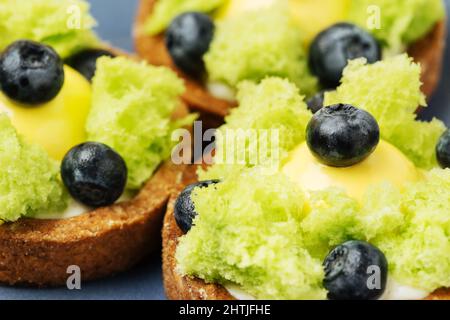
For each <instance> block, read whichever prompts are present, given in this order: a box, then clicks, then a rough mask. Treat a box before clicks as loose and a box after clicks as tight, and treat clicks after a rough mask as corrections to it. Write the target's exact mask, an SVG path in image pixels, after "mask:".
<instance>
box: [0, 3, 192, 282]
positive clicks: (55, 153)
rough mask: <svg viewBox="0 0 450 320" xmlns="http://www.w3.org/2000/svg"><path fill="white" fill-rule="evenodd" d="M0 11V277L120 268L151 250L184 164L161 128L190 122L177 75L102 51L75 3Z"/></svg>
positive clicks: (59, 278) (26, 278)
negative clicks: (0, 31)
mask: <svg viewBox="0 0 450 320" xmlns="http://www.w3.org/2000/svg"><path fill="white" fill-rule="evenodd" d="M74 6H75V7H74ZM74 10H75V12H74ZM78 10H81V17H82V20H81V21H77V20H70V21H71V22H73V23H75V24H77V23H79V25H78V24H77V25H78V28H75V29H72V28H71V27H70V26H69V24H68V23H67V19H68V18H73V17H75V18H76V17H78V16H79V15H77V12H78ZM0 14H2V15H5V19H2V22H1V24H2V29H3V30H4V37H3V38H2V43H1V46H2V51H3V53H2V56H1V58H0V61H1V63H0V64H1V68H0V69H1V71H0V74H1V78H2V80H1V82H2V92H1V93H0V122H1V124H0V127H1V128H0V131H2V134H1V138H0V145H1V146H2V147H1V152H0V153H1V158H2V160H1V163H2V169H0V172H1V173H0V175H1V176H2V186H1V187H0V188H1V189H2V190H1V191H0V193H1V198H2V207H3V209H2V212H1V213H0V252H1V253H0V282H1V283H3V284H7V285H13V286H15V285H26V286H39V287H43V286H61V285H66V282H67V281H68V278H69V276H70V275H71V274H70V272H69V271H70V270H71V269H70V267H72V266H76V267H77V268H79V269H78V270H80V272H81V274H80V276H81V281H89V280H93V279H98V278H102V277H108V276H112V275H114V274H116V273H119V272H122V271H125V270H128V269H129V268H131V267H132V266H133V265H135V264H136V263H138V262H139V261H140V260H141V259H142V258H143V257H145V256H147V255H148V254H150V253H154V252H156V251H158V248H160V241H161V240H160V230H161V225H162V219H163V215H164V212H165V209H166V205H167V202H168V199H169V196H170V194H171V192H172V189H173V188H174V187H175V186H176V185H177V184H178V183H179V178H180V175H181V172H182V170H184V169H183V168H184V167H183V166H182V165H179V166H176V165H174V164H172V162H171V161H170V160H168V158H170V155H171V147H172V144H173V143H172V142H171V140H170V135H171V133H172V131H173V130H176V129H177V128H184V127H187V128H189V126H190V124H191V122H192V120H193V117H192V116H189V114H188V110H187V107H186V106H185V105H184V103H183V102H182V101H181V99H180V97H179V96H180V94H181V93H182V92H183V91H184V85H183V82H182V80H180V79H178V78H177V76H176V75H175V74H174V73H173V72H172V71H170V70H169V69H167V68H164V67H152V66H149V65H147V64H146V63H144V62H139V61H137V59H135V58H134V57H131V56H130V55H128V54H125V53H123V52H121V51H119V50H115V49H110V48H108V46H107V45H105V44H104V43H102V42H101V41H100V40H99V39H98V37H97V36H96V35H95V33H94V32H93V31H92V27H93V26H94V25H95V20H94V19H93V18H92V16H91V15H90V14H89V6H88V4H87V3H86V2H85V1H82V0H80V1H78V0H77V1H59V0H51V1H48V0H31V1H27V3H21V4H18V3H17V2H16V1H4V2H2V4H1V5H0ZM70 14H74V16H73V17H72V16H69V17H68V16H67V15H70ZM13 23H20V24H21V25H22V26H23V28H20V29H18V28H15V26H14V25H13ZM27 27H28V28H27ZM21 39H27V40H21ZM17 61H18V62H19V65H21V66H22V68H21V69H17V68H16V67H15V66H17ZM69 65H70V66H69ZM94 75H95V76H94ZM60 167H61V169H60ZM68 272H69V273H68Z"/></svg>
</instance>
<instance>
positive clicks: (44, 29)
mask: <svg viewBox="0 0 450 320" xmlns="http://www.w3.org/2000/svg"><path fill="white" fill-rule="evenodd" d="M95 24H96V22H95V20H94V18H93V17H92V16H91V15H90V13H89V4H88V3H87V2H86V1H84V0H27V1H17V0H0V30H1V34H2V35H1V37H0V50H3V49H5V48H6V47H7V46H9V45H10V44H11V43H12V42H14V41H17V40H22V39H29V40H34V41H37V42H43V43H45V44H47V45H50V46H52V47H53V48H54V49H55V50H56V51H57V52H58V53H59V54H60V55H61V57H62V58H66V57H68V56H69V55H71V54H73V53H75V52H77V51H79V50H81V49H83V48H86V47H95V46H98V45H99V40H98V39H97V37H96V35H95V34H94V32H93V31H92V28H93V27H94V26H95Z"/></svg>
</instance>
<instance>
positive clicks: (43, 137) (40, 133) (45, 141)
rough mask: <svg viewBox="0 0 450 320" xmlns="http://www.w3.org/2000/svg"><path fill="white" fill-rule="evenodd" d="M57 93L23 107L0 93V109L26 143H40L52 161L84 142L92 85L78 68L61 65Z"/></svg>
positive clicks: (59, 158) (60, 158)
mask: <svg viewBox="0 0 450 320" xmlns="http://www.w3.org/2000/svg"><path fill="white" fill-rule="evenodd" d="M64 73H65V80H64V85H63V87H62V89H61V91H60V92H59V94H58V95H57V96H56V97H55V98H54V99H53V100H52V101H50V102H48V103H46V104H43V105H39V106H32V107H30V106H23V105H20V104H18V103H16V102H15V101H12V100H10V99H9V98H7V97H6V96H5V95H3V94H2V93H0V111H1V112H6V113H7V114H8V115H9V117H10V118H11V122H12V123H13V125H14V127H15V128H16V129H17V131H18V132H19V133H20V134H21V135H22V136H23V137H24V138H25V140H26V141H27V142H29V143H35V144H38V145H40V146H42V147H43V148H44V149H45V150H46V151H47V152H48V153H49V155H50V156H51V157H52V158H53V159H55V160H62V158H63V157H64V155H65V154H66V153H67V151H69V150H70V149H71V148H72V147H73V146H75V145H77V144H79V143H82V142H84V141H86V132H85V123H86V119H87V116H88V113H89V110H90V107H91V85H90V83H89V82H88V81H87V80H86V79H85V78H84V77H83V76H82V75H80V74H79V73H78V72H77V71H75V70H73V69H72V68H70V67H68V66H65V67H64Z"/></svg>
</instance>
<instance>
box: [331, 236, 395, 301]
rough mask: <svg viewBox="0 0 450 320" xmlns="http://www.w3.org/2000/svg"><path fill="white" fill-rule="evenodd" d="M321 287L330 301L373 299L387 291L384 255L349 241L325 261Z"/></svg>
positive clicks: (357, 242) (386, 266)
mask: <svg viewBox="0 0 450 320" xmlns="http://www.w3.org/2000/svg"><path fill="white" fill-rule="evenodd" d="M324 268H325V279H324V281H323V285H324V287H325V288H326V289H327V290H328V298H329V299H331V300H375V299H378V298H380V297H381V295H382V294H383V293H384V291H385V289H386V281H387V274H388V263H387V260H386V257H385V256H384V254H383V253H382V252H381V251H380V250H379V249H378V248H376V247H374V246H373V245H371V244H369V243H367V242H363V241H349V242H346V243H344V244H342V245H340V246H338V247H336V248H335V249H334V250H333V251H331V252H330V253H329V254H328V256H327V257H326V258H325V261H324Z"/></svg>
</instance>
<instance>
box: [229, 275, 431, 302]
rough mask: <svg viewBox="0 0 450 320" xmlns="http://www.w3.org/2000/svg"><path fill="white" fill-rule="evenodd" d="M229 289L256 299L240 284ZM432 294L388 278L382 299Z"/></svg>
mask: <svg viewBox="0 0 450 320" xmlns="http://www.w3.org/2000/svg"><path fill="white" fill-rule="evenodd" d="M225 288H226V289H227V291H228V292H229V293H230V294H231V295H232V296H233V297H234V298H236V299H237V300H256V299H255V297H253V296H252V295H250V294H248V293H247V292H245V291H243V290H242V289H241V288H239V286H237V285H234V284H230V285H226V286H225ZM429 295H430V292H427V291H424V290H421V289H416V288H413V287H410V286H405V285H402V284H400V283H398V282H397V281H395V280H394V279H388V282H387V287H386V291H385V292H384V294H383V296H382V297H381V298H380V300H422V299H425V298H426V297H428V296H429Z"/></svg>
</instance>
